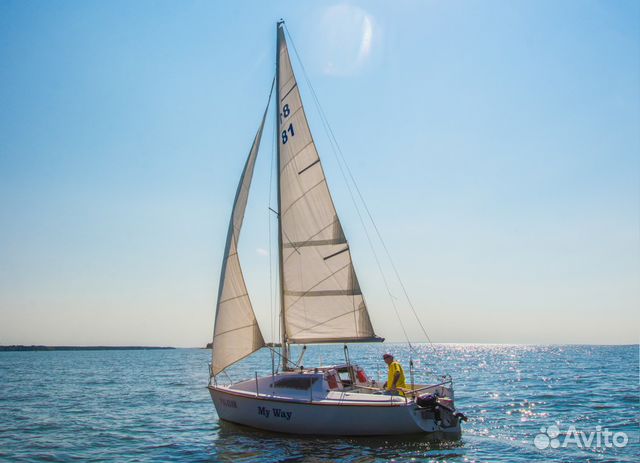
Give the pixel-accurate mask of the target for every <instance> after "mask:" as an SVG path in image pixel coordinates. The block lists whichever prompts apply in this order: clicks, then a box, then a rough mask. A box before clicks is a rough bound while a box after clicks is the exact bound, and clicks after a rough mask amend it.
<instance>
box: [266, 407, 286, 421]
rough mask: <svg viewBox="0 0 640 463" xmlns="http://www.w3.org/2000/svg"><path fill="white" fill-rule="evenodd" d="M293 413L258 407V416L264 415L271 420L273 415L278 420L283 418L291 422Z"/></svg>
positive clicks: (279, 409)
mask: <svg viewBox="0 0 640 463" xmlns="http://www.w3.org/2000/svg"><path fill="white" fill-rule="evenodd" d="M292 413H293V412H286V411H284V410H282V409H281V408H271V409H269V408H267V407H258V415H262V416H264V417H265V418H269V417H270V416H271V415H273V416H275V417H276V418H282V419H284V420H287V421H289V420H290V419H291V414H292Z"/></svg>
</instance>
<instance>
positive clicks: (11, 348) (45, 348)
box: [0, 345, 175, 352]
mask: <svg viewBox="0 0 640 463" xmlns="http://www.w3.org/2000/svg"><path fill="white" fill-rule="evenodd" d="M162 349H175V347H155V346H22V345H16V346H0V352H31V351H50V350H162Z"/></svg>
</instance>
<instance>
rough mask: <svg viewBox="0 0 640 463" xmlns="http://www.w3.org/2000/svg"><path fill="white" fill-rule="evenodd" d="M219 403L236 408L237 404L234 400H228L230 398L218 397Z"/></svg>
mask: <svg viewBox="0 0 640 463" xmlns="http://www.w3.org/2000/svg"><path fill="white" fill-rule="evenodd" d="M220 403H221V404H222V405H224V406H225V407H229V408H238V404H237V403H236V401H235V400H230V399H220Z"/></svg>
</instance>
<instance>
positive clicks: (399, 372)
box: [382, 354, 407, 395]
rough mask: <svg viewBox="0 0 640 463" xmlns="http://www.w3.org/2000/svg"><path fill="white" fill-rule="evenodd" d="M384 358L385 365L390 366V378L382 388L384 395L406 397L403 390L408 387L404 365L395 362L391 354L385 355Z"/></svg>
mask: <svg viewBox="0 0 640 463" xmlns="http://www.w3.org/2000/svg"><path fill="white" fill-rule="evenodd" d="M382 358H383V359H384V363H386V364H387V365H389V376H388V377H387V381H386V382H385V383H384V385H383V386H382V387H383V389H384V393H385V394H388V395H404V392H403V391H402V389H405V388H406V387H407V383H406V380H405V377H404V370H403V369H402V365H400V362H398V361H396V360H394V359H393V355H391V354H384V355H383V356H382Z"/></svg>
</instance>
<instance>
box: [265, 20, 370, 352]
mask: <svg viewBox="0 0 640 463" xmlns="http://www.w3.org/2000/svg"><path fill="white" fill-rule="evenodd" d="M277 63H278V69H277V71H276V72H277V79H276V81H277V94H278V96H279V97H278V99H277V101H279V105H280V106H279V108H278V130H277V136H278V153H279V155H278V159H279V163H278V169H279V171H278V174H279V176H278V178H279V186H278V187H279V190H278V194H279V210H280V213H279V216H278V218H279V224H280V237H279V239H280V243H281V244H280V269H281V285H282V293H281V297H282V312H283V313H282V316H283V323H284V326H283V331H284V332H285V333H286V339H285V341H286V342H289V343H315V342H357V341H358V340H362V341H368V340H379V339H380V338H378V337H377V336H376V335H375V333H374V330H373V326H372V325H371V321H370V319H369V314H368V311H367V306H366V303H365V301H364V297H363V295H362V291H361V289H360V285H359V284H358V279H357V277H356V274H355V270H354V268H353V261H352V258H351V250H350V249H349V245H348V242H347V239H346V237H345V235H344V232H343V230H342V226H341V224H340V220H339V218H338V215H337V213H336V209H335V206H334V203H333V199H332V198H331V193H330V192H329V185H328V184H327V181H326V177H325V174H324V170H323V168H322V162H321V160H320V157H319V155H318V151H317V148H316V145H315V143H314V140H313V137H312V135H311V131H310V129H309V124H308V122H307V117H306V114H305V111H304V107H303V104H302V100H301V97H300V91H299V87H298V84H297V82H296V78H295V75H294V73H293V69H292V67H291V60H290V57H289V52H288V49H287V43H286V40H285V37H284V32H283V28H282V26H280V27H279V28H278V59H277Z"/></svg>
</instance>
